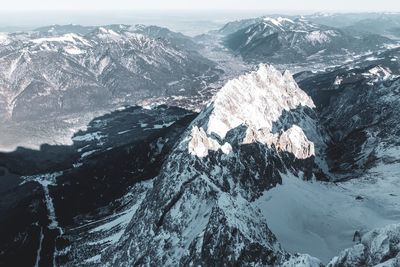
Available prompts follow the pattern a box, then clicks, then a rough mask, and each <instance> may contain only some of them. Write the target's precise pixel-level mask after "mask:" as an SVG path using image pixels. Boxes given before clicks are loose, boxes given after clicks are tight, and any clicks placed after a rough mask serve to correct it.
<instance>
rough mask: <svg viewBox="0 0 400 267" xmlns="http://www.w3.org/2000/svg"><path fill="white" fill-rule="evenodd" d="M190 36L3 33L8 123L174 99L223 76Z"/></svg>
mask: <svg viewBox="0 0 400 267" xmlns="http://www.w3.org/2000/svg"><path fill="white" fill-rule="evenodd" d="M197 48H198V45H197V44H195V43H194V42H193V41H191V39H190V38H189V37H186V36H184V35H182V34H179V33H174V32H171V31H169V30H167V29H165V28H159V27H155V26H149V27H146V26H141V25H139V26H133V27H131V26H127V25H109V26H104V27H84V26H78V25H66V26H57V25H55V26H50V27H44V28H40V29H37V30H35V31H32V32H26V33H24V32H23V33H8V34H4V33H2V34H1V35H0V82H1V84H2V88H1V91H0V103H1V106H0V118H1V119H3V120H4V119H13V120H34V119H38V118H43V117H46V116H57V115H65V114H71V113H78V112H81V111H86V112H87V111H92V110H96V109H100V108H105V107H109V106H110V105H116V104H119V105H123V104H134V103H136V102H137V101H140V100H143V99H146V98H151V97H157V96H165V95H168V96H171V95H186V96H187V95H195V94H197V93H198V91H199V90H200V89H204V88H205V87H206V86H207V84H208V83H211V82H213V81H216V80H218V76H219V74H220V73H221V71H220V70H218V69H217V68H216V65H215V63H213V62H212V61H210V60H208V59H206V58H204V57H203V56H201V55H200V54H199V53H198V52H197V51H196V49H197Z"/></svg>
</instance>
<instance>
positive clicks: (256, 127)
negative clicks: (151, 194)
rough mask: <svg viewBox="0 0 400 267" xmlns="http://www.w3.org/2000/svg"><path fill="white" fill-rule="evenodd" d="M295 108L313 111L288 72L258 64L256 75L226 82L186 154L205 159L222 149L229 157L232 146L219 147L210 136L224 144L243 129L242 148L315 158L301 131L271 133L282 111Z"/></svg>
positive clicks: (296, 127)
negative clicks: (253, 146)
mask: <svg viewBox="0 0 400 267" xmlns="http://www.w3.org/2000/svg"><path fill="white" fill-rule="evenodd" d="M298 107H309V108H311V109H312V108H314V107H315V105H314V103H313V101H312V100H311V98H310V97H309V96H308V95H307V94H306V93H305V92H303V91H302V90H301V89H300V88H299V87H298V85H297V84H296V82H295V81H294V79H293V77H292V75H291V74H290V73H289V72H288V71H285V72H284V73H283V74H282V73H281V72H279V71H278V70H277V69H275V68H274V67H273V66H270V65H263V64H260V65H259V68H258V70H257V71H254V72H251V73H249V74H246V75H243V76H240V77H239V78H237V79H234V80H231V81H229V82H228V83H227V84H226V85H225V86H224V87H223V88H222V89H221V90H220V92H219V93H218V94H217V95H216V96H215V98H214V100H213V103H212V105H211V106H210V109H212V111H211V114H210V116H209V120H208V123H207V125H206V126H205V127H204V129H203V128H201V127H200V129H199V128H197V127H196V128H193V131H192V140H191V142H190V143H189V152H190V153H191V154H194V155H197V156H199V157H204V156H206V155H207V150H218V149H219V148H223V150H222V151H223V152H224V153H229V152H230V151H231V148H230V146H231V145H230V144H229V143H225V144H223V145H222V146H220V145H219V144H218V142H217V141H216V140H215V138H213V137H212V135H217V137H218V138H220V139H221V140H223V139H224V138H225V137H226V135H227V133H228V132H229V131H231V130H233V129H235V128H237V127H239V126H245V127H246V133H245V136H244V138H243V140H242V141H241V143H242V144H250V143H255V142H259V143H261V144H266V145H268V147H271V145H275V147H278V148H279V149H281V150H283V151H288V152H290V153H293V154H294V155H295V156H296V157H297V158H308V157H310V156H312V155H314V144H313V143H312V142H310V141H309V140H308V139H307V137H306V136H305V134H304V132H303V130H302V129H301V128H300V127H298V126H297V125H293V126H292V127H290V129H288V130H286V131H282V132H274V131H273V124H274V123H276V122H277V121H278V120H279V118H280V117H281V116H282V114H283V112H284V111H287V112H288V111H290V110H294V109H296V108H298ZM288 128H289V127H288ZM205 129H206V131H207V134H206V133H205Z"/></svg>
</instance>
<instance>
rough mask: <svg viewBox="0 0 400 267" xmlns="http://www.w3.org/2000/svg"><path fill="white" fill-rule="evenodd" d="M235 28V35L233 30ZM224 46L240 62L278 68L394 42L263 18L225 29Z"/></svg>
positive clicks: (295, 21)
mask: <svg viewBox="0 0 400 267" xmlns="http://www.w3.org/2000/svg"><path fill="white" fill-rule="evenodd" d="M235 27H237V28H239V29H238V30H237V31H233V29H234V28H235ZM220 33H222V34H226V33H228V34H227V35H226V37H225V38H224V43H225V45H226V46H227V47H228V48H229V49H231V50H232V51H233V52H234V53H237V54H239V55H240V56H242V57H243V59H244V60H246V61H250V62H273V63H279V64H288V63H296V62H297V63H302V62H307V61H313V62H315V61H317V62H318V61H323V60H325V61H326V60H330V58H338V57H343V56H349V57H350V56H354V55H358V54H360V53H366V52H369V51H377V50H379V49H383V48H384V47H385V46H387V45H390V44H394V43H395V42H394V41H393V40H391V39H389V38H386V37H383V36H380V35H377V34H359V35H357V36H354V35H352V34H350V33H348V32H347V31H345V30H342V29H338V28H334V27H329V26H325V25H320V24H315V23H313V22H311V21H309V20H307V19H305V18H296V19H290V18H283V17H276V18H273V17H264V18H259V19H254V20H245V21H242V22H235V23H231V24H229V25H226V26H225V27H224V28H222V29H221V31H220Z"/></svg>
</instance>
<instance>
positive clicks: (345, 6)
mask: <svg viewBox="0 0 400 267" xmlns="http://www.w3.org/2000/svg"><path fill="white" fill-rule="evenodd" d="M1 9H2V11H5V10H31V11H34V10H49V9H51V10H54V9H57V10H93V9H95V10H110V9H116V10H121V9H124V10H126V9H129V10H143V9H146V10H149V9H159V10H177V9H184V10H199V9H219V10H221V9H225V10H227V9H231V10H232V9H234V10H245V9H247V10H260V9H262V10H265V11H268V10H269V11H285V10H286V11H395V12H399V11H400V1H399V0H1Z"/></svg>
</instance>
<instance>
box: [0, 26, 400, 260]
mask: <svg viewBox="0 0 400 267" xmlns="http://www.w3.org/2000/svg"><path fill="white" fill-rule="evenodd" d="M281 23H284V22H283V21H282V22H281ZM288 23H289V22H288ZM101 31H102V30H100V29H99V31H95V32H91V34H93V35H94V37H93V38H92V39H93V40H97V38H99V39H100V38H101V37H99V36H98V35H99V34H101ZM114 32H115V31H114ZM118 34H119V33H118ZM96 36H97V37H96ZM107 38H109V35H107ZM111 42H112V40H111ZM398 51H399V50H398V49H392V50H388V51H386V52H384V53H376V54H370V55H367V56H365V57H360V58H359V59H358V61H354V62H351V63H348V64H346V65H344V66H343V67H337V68H334V69H329V70H327V71H323V72H321V73H310V72H306V73H299V74H297V75H295V79H296V80H297V82H298V83H297V82H296V81H295V79H294V78H293V77H292V75H291V74H290V73H289V72H287V71H286V72H283V73H282V72H280V71H278V70H277V69H275V68H274V67H272V66H270V65H259V66H258V69H257V70H256V71H253V72H250V73H247V74H245V75H241V76H239V77H237V78H235V79H232V80H231V81H229V82H227V83H226V84H225V85H224V86H223V87H222V88H221V89H220V90H219V91H218V93H217V94H216V95H215V96H214V98H213V99H212V101H211V102H210V104H209V105H208V106H206V107H205V108H204V109H203V110H202V111H201V112H200V114H198V115H196V114H193V113H192V112H188V111H185V110H182V109H176V108H169V107H166V106H160V107H154V108H152V109H143V108H128V109H124V110H120V111H116V112H114V113H112V114H108V115H105V116H102V117H100V118H97V119H95V120H93V121H92V123H91V124H90V125H89V128H88V130H86V131H82V132H78V133H77V134H76V135H75V136H74V137H73V141H74V144H73V145H72V146H70V147H60V146H44V147H43V148H42V150H41V151H30V150H24V149H19V150H17V151H15V152H12V153H8V154H4V153H3V154H0V163H1V166H5V168H4V167H3V168H4V169H3V170H1V169H0V171H2V173H3V174H1V173H0V175H2V176H4V177H6V179H1V180H0V181H1V182H2V183H3V185H2V186H0V188H1V190H3V195H5V197H4V198H3V199H6V200H7V201H6V202H4V203H5V204H4V205H2V206H0V208H1V210H0V214H6V215H7V216H0V220H3V221H2V225H6V226H7V227H3V228H2V231H3V232H2V236H6V239H4V240H7V242H2V244H1V245H2V246H1V247H0V263H3V262H4V263H9V262H13V263H15V262H16V261H15V260H16V259H17V260H18V263H21V264H28V265H31V264H30V263H35V262H38V264H39V265H41V264H47V263H49V264H50V265H51V263H52V262H54V263H56V265H60V266H77V265H79V266H127V265H129V266H130V265H138V266H148V265H150V266H153V265H154V266H158V265H162V266H177V265H182V266H192V265H196V266H214V265H218V266H219V265H221V266H286V267H289V266H290V267H293V266H311V267H314V266H319V267H320V266H324V264H328V266H335V267H336V266H338V267H339V266H360V267H361V266H379V265H378V264H382V265H383V266H386V265H387V266H391V267H395V266H397V265H396V264H397V263H398V260H397V257H398V253H399V243H400V242H399V239H398V236H399V228H398V225H395V224H396V223H398V221H399V218H400V210H399V206H400V198H399V196H398V192H399V190H400V183H399V180H398V177H399V175H400V172H399V170H400V166H399V162H400V153H398V152H399V151H400V149H399V143H398V142H397V139H398V138H397V136H398V132H399V131H398V125H399V123H398V118H399V116H398V115H399V114H398V110H399V109H398V107H399V105H398V104H399V103H398V102H399V99H400V98H399V92H398V89H399V88H400V85H399V83H398V79H399V77H398V75H399V66H398V58H399V55H398ZM298 84H299V85H300V87H299V85H298ZM300 88H302V89H304V91H303V90H302V89H300ZM307 93H308V94H307ZM364 110H365V112H364ZM338 147H339V148H340V149H339V150H338V149H337V148H338ZM335 151H336V153H335ZM338 151H339V152H342V153H337V152H338ZM21 166H23V168H22V167H21ZM11 178H12V179H14V180H11ZM16 181H17V182H16ZM15 203H22V204H19V205H16V206H15V205H14V204H15ZM23 203H25V204H23ZM35 205H36V206H35ZM34 206H35V207H37V208H36V209H29V208H26V207H34ZM24 217H25V218H29V220H28V219H26V220H19V218H24ZM15 221H17V222H19V223H17V224H13V222H15ZM389 225H390V226H389ZM373 229H375V230H373ZM371 230H372V232H371ZM3 234H4V235H3ZM27 248H30V249H27ZM341 251H342V252H341ZM18 253H24V254H23V255H25V257H16V255H18ZM310 255H311V256H310ZM384 264H386V265H384ZM390 264H391V265H390Z"/></svg>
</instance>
